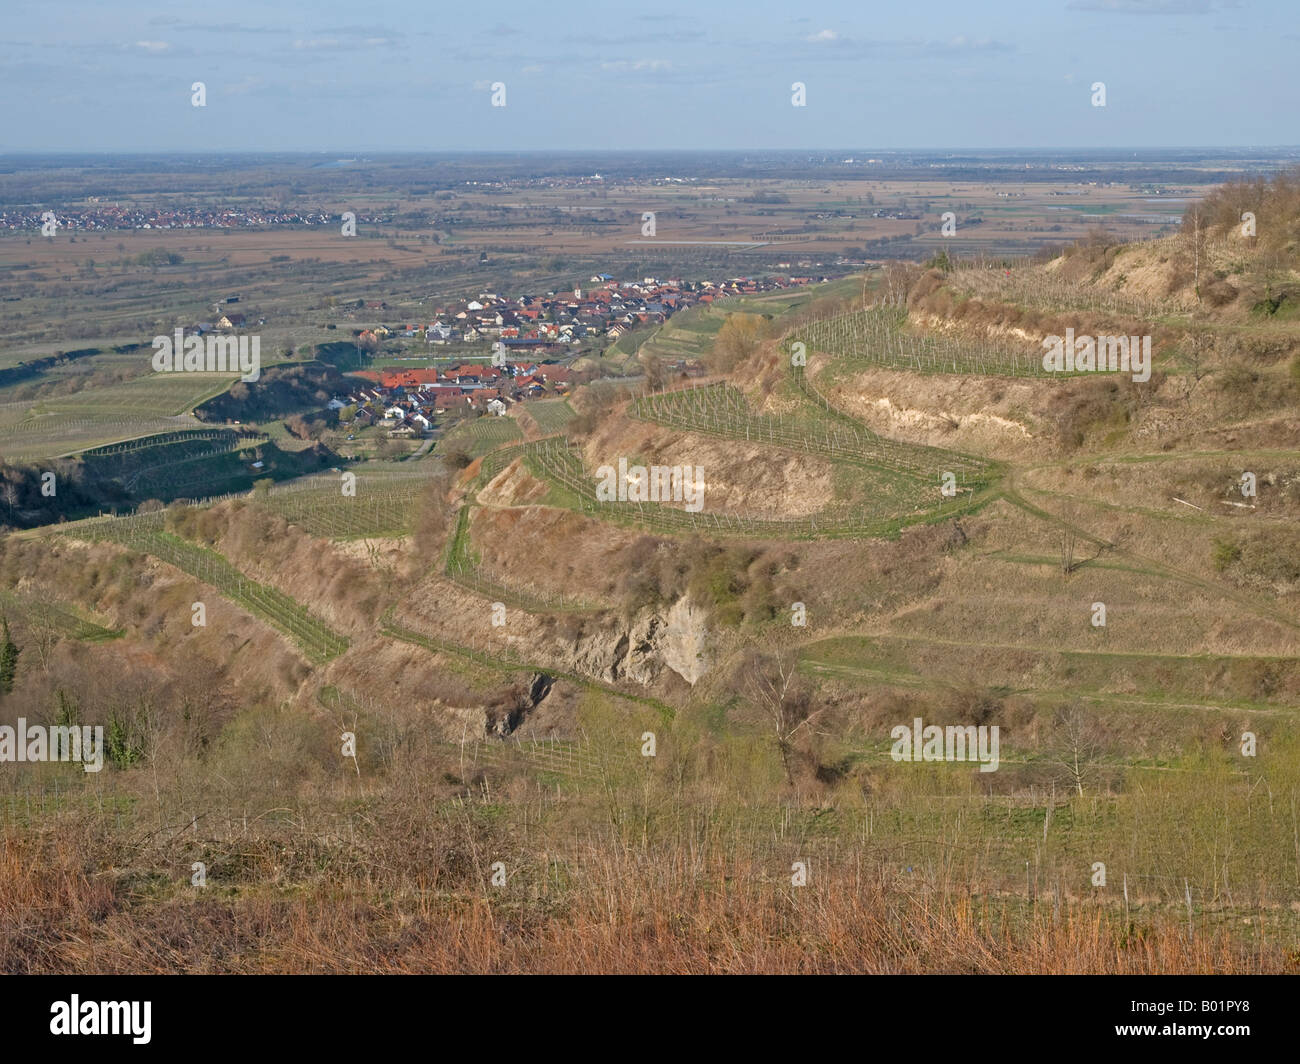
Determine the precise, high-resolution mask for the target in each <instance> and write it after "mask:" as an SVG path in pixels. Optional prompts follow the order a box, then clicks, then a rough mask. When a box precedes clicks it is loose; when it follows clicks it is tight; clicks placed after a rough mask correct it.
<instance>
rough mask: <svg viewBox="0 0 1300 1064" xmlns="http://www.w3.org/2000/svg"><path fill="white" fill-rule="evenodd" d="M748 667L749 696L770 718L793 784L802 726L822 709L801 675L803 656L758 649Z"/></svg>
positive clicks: (788, 652) (789, 652)
mask: <svg viewBox="0 0 1300 1064" xmlns="http://www.w3.org/2000/svg"><path fill="white" fill-rule="evenodd" d="M744 668H745V670H746V684H745V686H746V688H747V690H748V693H749V696H750V698H751V699H752V700H753V701H754V702H755V704H757V705H758V706H760V707H761V708H762V710H763V712H764V713H765V714H766V716H767V718H768V721H769V723H770V725H771V728H772V736H773V738H774V739H775V741H776V746H777V749H778V750H780V752H781V764H782V766H783V767H784V768H785V777H786V781H787V782H788V783H789V784H790V786H791V787H793V786H794V763H793V760H792V754H793V752H794V741H795V738H796V736H797V735H798V734H799V732H800V731H801V730H802V729H805V728H809V727H811V725H812V722H813V721H814V720H815V719H816V718H817V717H818V716H819V715H820V714H821V710H814V709H813V708H812V692H811V691H810V690H809V689H808V687H807V685H806V684H805V683H804V682H803V681H802V680H801V679H800V677H799V659H798V655H797V654H796V653H795V652H794V651H792V650H779V651H777V652H775V653H774V654H771V655H764V654H761V653H758V652H755V653H753V654H751V655H750V656H749V657H748V659H747V660H746V663H745V666H744Z"/></svg>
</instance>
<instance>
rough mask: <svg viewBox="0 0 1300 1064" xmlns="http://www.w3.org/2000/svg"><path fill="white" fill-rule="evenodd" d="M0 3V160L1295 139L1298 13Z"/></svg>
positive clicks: (869, 4) (395, 2)
mask: <svg viewBox="0 0 1300 1064" xmlns="http://www.w3.org/2000/svg"><path fill="white" fill-rule="evenodd" d="M6 7H7V8H8V16H7V17H6V18H5V19H4V23H3V30H0V39H3V41H4V48H3V53H2V54H3V55H4V59H3V61H2V62H0V99H2V100H3V101H4V102H5V104H6V106H5V112H6V121H4V122H3V124H0V152H56V151H57V152H63V151H68V152H76V151H86V152H137V151H139V152H178V153H191V152H196V151H223V152H229V151H250V152H257V151H324V152H330V153H336V154H340V155H351V154H355V153H366V152H386V151H418V152H429V151H466V150H500V149H508V150H530V151H537V150H548V149H549V150H565V151H592V150H602V149H615V150H633V151H635V150H661V149H787V150H791V149H799V150H802V149H810V150H813V149H818V148H881V149H907V148H952V149H979V148H984V149H995V148H1040V149H1041V148H1054V147H1075V148H1087V147H1120V148H1130V147H1131V148H1157V147H1192V146H1196V147H1201V146H1225V147H1229V146H1234V147H1235V146H1239V147H1266V146H1282V145H1295V144H1296V143H1300V132H1298V131H1297V125H1296V120H1295V116H1296V115H1297V114H1300V78H1297V77H1296V66H1297V64H1296V53H1297V50H1298V49H1300V0H925V2H924V3H905V2H902V0H888V2H884V3H882V2H879V0H816V2H811V3H797V2H791V0H783V2H774V0H735V2H732V3H726V4H704V3H700V2H698V0H696V2H691V3H682V2H677V0H646V2H643V3H640V4H637V3H628V2H626V0H623V2H619V3H608V2H606V3H587V2H582V0H571V2H568V3H515V2H500V0H487V2H479V3H456V4H453V3H448V2H447V0H366V2H365V3H356V2H349V3H344V2H340V0H305V2H304V0H290V2H275V0H222V2H221V3H219V4H217V3H213V4H202V5H199V4H195V3H193V2H190V3H152V4H138V3H134V2H132V0H89V2H86V0H7V3H6ZM638 12H640V13H638ZM196 81H201V82H203V83H204V86H205V90H206V105H205V106H203V107H195V106H193V103H192V85H193V83H194V82H196ZM795 82H801V83H802V84H803V85H804V86H805V99H806V106H803V107H795V106H793V105H792V102H791V101H792V96H793V91H792V85H793V84H794V83H795ZM1096 82H1102V83H1104V85H1105V93H1106V105H1105V106H1104V107H1099V106H1094V104H1093V97H1094V92H1093V88H1092V86H1093V84H1094V83H1096ZM494 83H501V84H504V86H505V106H503V107H502V106H493V104H492V97H493V91H492V86H493V84H494ZM498 99H500V94H499V93H498Z"/></svg>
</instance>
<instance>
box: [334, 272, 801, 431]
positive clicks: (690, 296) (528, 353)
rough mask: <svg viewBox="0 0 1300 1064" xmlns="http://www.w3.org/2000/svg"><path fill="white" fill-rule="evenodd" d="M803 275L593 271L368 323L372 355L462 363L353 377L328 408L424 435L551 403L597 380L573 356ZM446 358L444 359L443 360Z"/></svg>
mask: <svg viewBox="0 0 1300 1064" xmlns="http://www.w3.org/2000/svg"><path fill="white" fill-rule="evenodd" d="M813 280H814V278H812V277H772V278H762V279H754V278H747V277H740V278H732V279H730V280H726V281H717V282H714V281H701V282H683V281H681V280H677V279H669V280H660V279H658V278H654V277H646V278H643V279H642V280H640V281H618V280H616V279H615V278H614V277H612V276H611V275H609V274H605V273H598V274H594V275H593V276H592V277H591V279H590V281H589V282H588V284H587V285H585V286H583V285H579V286H575V287H574V288H573V289H572V290H571V291H567V292H551V293H547V294H546V295H542V296H521V297H519V298H517V299H513V300H512V299H508V298H505V297H503V296H500V295H497V294H496V293H493V292H483V293H480V294H479V295H478V296H477V297H476V298H473V299H468V300H462V301H458V302H455V303H450V304H447V305H445V306H443V307H440V308H438V309H436V310H435V311H434V313H433V314H432V315H431V316H430V319H429V320H428V321H427V322H425V323H420V324H402V325H396V326H389V325H376V326H372V327H370V328H366V329H362V330H360V331H359V332H358V333H357V334H356V339H357V344H358V346H359V347H361V348H363V349H365V350H368V351H369V352H370V353H371V355H372V358H379V357H383V358H384V360H385V361H387V360H388V359H394V360H400V359H401V358H402V357H404V356H405V357H408V358H410V357H412V355H411V354H410V352H411V351H412V347H411V345H409V344H408V345H406V346H404V347H403V348H402V353H396V354H388V353H387V352H384V345H385V344H387V343H391V342H392V341H398V342H400V341H412V340H413V341H416V342H417V344H418V343H419V342H421V341H422V342H423V345H424V349H425V350H424V352H420V350H419V348H415V350H416V352H417V354H418V357H420V360H421V361H427V360H428V359H429V358H430V357H435V358H436V357H437V356H436V355H432V356H431V355H430V354H429V353H428V349H429V348H433V349H435V350H436V349H437V348H439V347H450V346H451V345H456V347H457V351H458V353H460V356H461V357H463V358H466V359H474V358H475V357H481V358H482V359H483V361H481V362H480V361H465V362H463V363H461V364H457V365H449V366H447V367H446V368H442V367H438V368H422V369H400V368H394V367H391V366H388V367H386V368H383V369H363V370H357V371H353V372H352V373H351V376H354V377H361V378H364V379H366V380H368V381H370V382H371V383H370V384H369V385H367V386H364V387H361V388H358V389H356V390H355V391H353V392H351V393H350V394H348V395H346V396H336V397H334V398H333V399H332V400H331V401H330V408H331V409H334V410H338V411H339V414H340V420H342V421H344V422H345V423H346V422H347V421H348V420H349V414H351V416H352V420H353V421H354V422H355V423H356V425H357V426H358V427H361V428H364V427H367V426H370V425H375V424H378V425H379V426H380V427H382V428H385V429H387V430H388V432H389V434H390V435H392V436H399V437H400V436H424V435H428V434H430V433H432V431H433V428H434V424H435V422H436V421H438V420H439V419H440V418H445V417H447V416H448V415H456V414H461V415H468V416H472V415H475V414H490V415H496V416H503V415H504V414H505V413H506V412H507V411H508V410H509V409H510V407H512V406H513V405H515V404H516V403H522V402H527V401H529V400H531V399H541V398H547V397H549V398H557V397H560V398H562V397H564V396H566V395H568V394H569V392H570V390H571V389H572V388H573V387H574V386H576V385H578V384H582V383H585V382H586V381H588V380H590V379H592V378H594V377H596V376H598V375H599V370H598V369H597V368H595V367H590V368H585V369H578V368H575V366H574V365H573V363H574V361H575V360H576V358H577V356H578V355H579V354H580V353H589V352H590V351H591V350H592V349H593V348H594V349H597V350H599V349H602V348H603V347H605V346H607V345H609V344H613V343H615V342H617V341H618V340H619V339H620V338H621V337H623V336H625V335H627V333H629V332H631V331H632V330H634V329H641V328H652V327H654V326H656V325H661V324H663V323H664V322H665V321H667V320H668V319H669V318H670V317H671V316H672V315H673V314H675V313H678V312H680V311H683V310H687V309H689V308H690V307H694V306H701V305H702V306H708V305H711V304H715V303H717V302H719V301H721V300H724V299H728V298H731V297H735V296H745V295H757V294H759V293H762V292H769V291H776V290H779V289H785V288H791V287H797V286H801V285H807V284H811V283H812V282H813ZM387 309H389V308H388V305H387V304H386V303H384V302H382V301H373V300H372V301H361V305H360V306H359V307H358V308H357V310H356V312H355V315H353V316H360V315H361V314H366V315H370V314H373V313H374V312H375V311H380V312H382V311H385V310H387ZM467 344H469V345H475V344H482V345H483V353H482V355H481V356H475V355H474V353H473V352H469V353H465V345H467ZM449 361H450V359H449ZM669 368H670V369H671V370H672V371H673V372H675V373H678V374H685V375H687V376H696V375H699V374H700V373H702V372H703V367H702V366H700V365H698V364H697V363H694V362H692V361H690V360H682V361H681V362H680V363H677V364H674V365H672V366H671V367H669Z"/></svg>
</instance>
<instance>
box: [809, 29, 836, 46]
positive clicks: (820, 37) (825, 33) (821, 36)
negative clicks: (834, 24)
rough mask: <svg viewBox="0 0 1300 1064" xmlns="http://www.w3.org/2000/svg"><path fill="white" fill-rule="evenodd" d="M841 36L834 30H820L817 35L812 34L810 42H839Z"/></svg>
mask: <svg viewBox="0 0 1300 1064" xmlns="http://www.w3.org/2000/svg"><path fill="white" fill-rule="evenodd" d="M839 36H840V35H839V34H838V33H836V32H835V31H834V30H820V31H818V32H817V33H810V34H809V35H808V40H810V41H813V42H814V43H815V42H817V41H835V40H839Z"/></svg>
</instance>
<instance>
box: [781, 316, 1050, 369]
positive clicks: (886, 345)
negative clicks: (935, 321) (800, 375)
mask: <svg viewBox="0 0 1300 1064" xmlns="http://www.w3.org/2000/svg"><path fill="white" fill-rule="evenodd" d="M906 322H907V312H906V311H904V310H901V309H898V308H895V307H872V308H870V309H868V310H855V311H851V312H850V313H848V314H840V315H838V316H837V317H834V318H825V319H823V320H821V321H816V322H812V323H811V324H809V325H805V326H803V327H802V328H800V329H797V330H796V331H794V332H792V333H791V334H790V335H789V336H788V337H787V338H786V341H787V345H788V344H789V343H795V342H800V343H804V344H806V345H807V347H808V351H809V353H812V352H814V351H822V352H824V353H826V354H828V355H834V356H836V357H837V358H841V359H845V360H848V361H853V362H859V363H861V364H863V365H866V366H878V367H880V368H882V369H894V370H905V371H908V372H911V373H957V374H979V375H983V376H991V377H1058V376H1062V374H1058V373H1052V372H1050V371H1048V370H1045V369H1043V353H1042V349H1041V348H1034V347H1031V346H1030V345H1024V346H1022V347H1014V346H1011V345H998V344H993V343H988V342H984V341H974V340H966V339H957V338H954V337H951V336H938V335H933V334H930V333H917V332H912V331H910V330H908V329H907V328H905V326H906Z"/></svg>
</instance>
